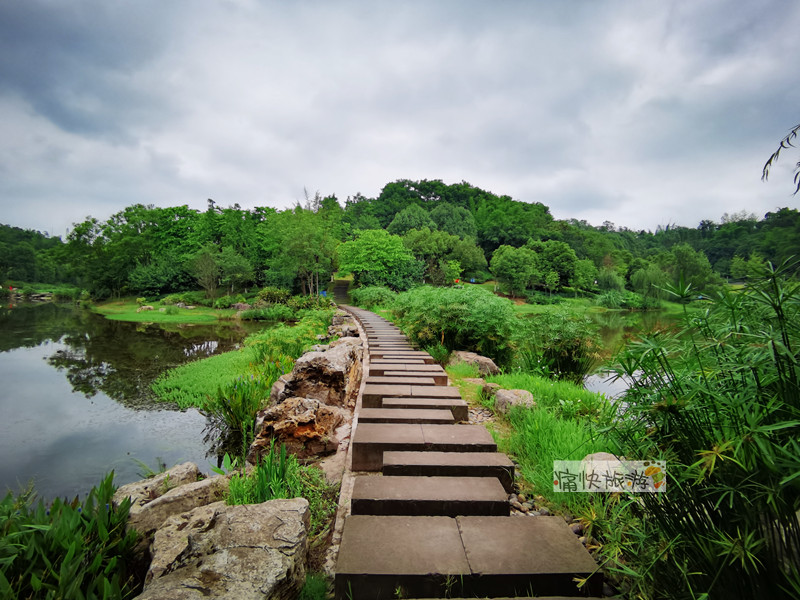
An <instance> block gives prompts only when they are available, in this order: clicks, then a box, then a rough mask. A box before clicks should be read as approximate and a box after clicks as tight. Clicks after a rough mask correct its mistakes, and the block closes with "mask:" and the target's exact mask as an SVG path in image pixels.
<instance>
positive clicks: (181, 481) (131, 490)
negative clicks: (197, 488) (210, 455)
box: [114, 462, 200, 515]
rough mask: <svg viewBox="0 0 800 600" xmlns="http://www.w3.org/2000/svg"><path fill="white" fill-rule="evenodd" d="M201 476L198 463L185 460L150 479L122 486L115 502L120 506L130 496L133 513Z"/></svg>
mask: <svg viewBox="0 0 800 600" xmlns="http://www.w3.org/2000/svg"><path fill="white" fill-rule="evenodd" d="M199 478H200V469H198V468H197V465H196V464H194V463H191V462H185V463H182V464H180V465H175V466H174V467H172V468H171V469H167V470H166V471H164V472H163V473H158V474H157V475H154V476H153V477H150V478H149V479H143V480H142V481H134V482H133V483H127V484H125V485H123V486H120V488H119V489H118V490H117V491H116V492H115V493H114V504H115V505H117V506H119V504H120V503H121V502H122V501H123V500H124V499H125V498H130V499H131V514H132V515H133V514H136V513H138V512H140V511H141V510H142V507H143V506H144V505H145V504H148V503H150V502H152V501H153V500H155V499H156V498H160V497H161V496H163V495H164V494H166V493H167V492H169V491H170V490H172V489H174V488H176V487H178V486H181V485H185V484H187V483H194V482H195V481H197V480H198V479H199Z"/></svg>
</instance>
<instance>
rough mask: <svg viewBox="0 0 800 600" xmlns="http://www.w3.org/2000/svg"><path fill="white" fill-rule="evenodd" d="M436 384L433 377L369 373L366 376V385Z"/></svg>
mask: <svg viewBox="0 0 800 600" xmlns="http://www.w3.org/2000/svg"><path fill="white" fill-rule="evenodd" d="M370 384H373V385H376V384H377V385H434V386H435V385H438V384H437V383H436V381H434V379H433V377H425V376H415V377H392V376H389V375H370V376H368V377H367V385H370Z"/></svg>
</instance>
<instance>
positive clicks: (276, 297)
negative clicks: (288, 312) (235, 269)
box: [257, 286, 291, 304]
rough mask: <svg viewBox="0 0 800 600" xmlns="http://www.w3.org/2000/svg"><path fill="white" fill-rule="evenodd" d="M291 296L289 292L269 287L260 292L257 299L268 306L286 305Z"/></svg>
mask: <svg viewBox="0 0 800 600" xmlns="http://www.w3.org/2000/svg"><path fill="white" fill-rule="evenodd" d="M290 295H291V294H290V293H289V292H288V291H287V290H284V289H281V288H277V287H271V286H267V287H265V288H263V289H261V290H260V291H259V292H258V294H257V297H258V299H259V300H260V301H261V302H266V303H267V304H286V302H287V301H288V300H289V296H290Z"/></svg>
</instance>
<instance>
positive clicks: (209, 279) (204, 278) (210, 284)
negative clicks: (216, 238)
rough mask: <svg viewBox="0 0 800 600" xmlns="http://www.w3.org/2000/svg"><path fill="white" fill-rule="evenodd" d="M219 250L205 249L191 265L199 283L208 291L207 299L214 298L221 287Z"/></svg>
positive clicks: (207, 247)
mask: <svg viewBox="0 0 800 600" xmlns="http://www.w3.org/2000/svg"><path fill="white" fill-rule="evenodd" d="M217 254H218V253H217V249H216V248H215V247H214V246H211V245H209V246H205V247H203V248H202V249H201V250H200V251H199V252H198V253H197V254H195V256H194V257H193V258H192V260H191V262H190V263H189V269H190V272H191V273H192V275H193V276H194V278H195V279H196V280H197V283H198V284H199V285H200V287H202V288H203V289H204V290H205V291H206V298H214V297H215V296H216V293H217V288H218V287H219V278H220V273H221V271H220V268H219V264H218V262H217Z"/></svg>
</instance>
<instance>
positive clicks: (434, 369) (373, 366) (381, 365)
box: [369, 359, 447, 375]
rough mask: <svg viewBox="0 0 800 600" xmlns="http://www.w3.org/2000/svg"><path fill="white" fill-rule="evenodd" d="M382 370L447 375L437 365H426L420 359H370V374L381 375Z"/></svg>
mask: <svg viewBox="0 0 800 600" xmlns="http://www.w3.org/2000/svg"><path fill="white" fill-rule="evenodd" d="M384 371H415V372H417V373H421V372H425V373H436V374H444V375H447V371H445V370H444V369H443V368H442V367H440V366H439V365H426V364H425V363H423V362H422V361H418V362H413V363H411V362H408V361H405V362H387V361H384V360H380V359H379V360H375V361H370V364H369V373H370V375H383V374H384Z"/></svg>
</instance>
